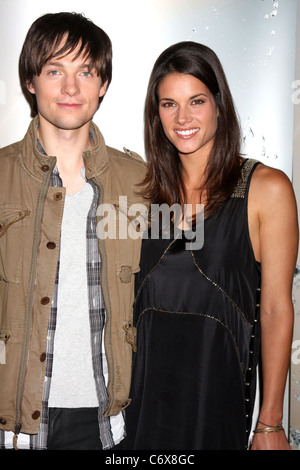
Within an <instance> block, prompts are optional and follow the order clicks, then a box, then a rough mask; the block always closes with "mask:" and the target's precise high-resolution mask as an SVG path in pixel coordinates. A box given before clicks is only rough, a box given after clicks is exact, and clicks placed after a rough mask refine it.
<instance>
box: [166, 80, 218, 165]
mask: <svg viewBox="0 0 300 470" xmlns="http://www.w3.org/2000/svg"><path fill="white" fill-rule="evenodd" d="M158 98H159V116H160V120H161V123H162V126H163V129H164V132H165V134H166V136H167V138H168V139H169V140H170V141H171V142H172V144H173V145H174V146H175V147H176V149H177V150H178V153H179V156H180V158H181V159H182V158H184V157H185V156H193V157H196V158H199V157H201V158H205V159H206V158H208V156H209V153H210V150H211V149H212V146H213V143H214V138H215V134H216V130H217V126H218V114H219V112H218V108H217V106H216V103H215V100H214V97H213V95H212V94H211V92H210V91H209V89H208V88H207V87H206V86H205V85H204V83H203V82H201V81H200V80H198V79H197V78H195V77H194V76H193V75H188V74H178V73H171V74H169V75H167V76H166V77H165V78H164V79H163V80H162V81H161V83H160V85H159V87H158Z"/></svg>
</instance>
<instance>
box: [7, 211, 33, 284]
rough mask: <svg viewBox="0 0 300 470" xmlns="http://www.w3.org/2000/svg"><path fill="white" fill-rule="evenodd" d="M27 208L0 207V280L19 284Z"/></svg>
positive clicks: (27, 214) (28, 212)
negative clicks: (24, 220)
mask: <svg viewBox="0 0 300 470" xmlns="http://www.w3.org/2000/svg"><path fill="white" fill-rule="evenodd" d="M29 214H30V211H29V210H28V209H17V208H2V209H1V208H0V282H1V281H5V282H9V283H12V284H19V282H20V275H21V269H22V259H23V246H24V225H23V219H25V217H28V216H29Z"/></svg>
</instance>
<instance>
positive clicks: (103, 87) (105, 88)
mask: <svg viewBox="0 0 300 470" xmlns="http://www.w3.org/2000/svg"><path fill="white" fill-rule="evenodd" d="M107 85H108V80H106V82H105V83H103V85H101V88H100V92H99V98H103V96H104V95H105V93H106V90H107Z"/></svg>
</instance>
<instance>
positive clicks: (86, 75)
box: [81, 72, 91, 77]
mask: <svg viewBox="0 0 300 470" xmlns="http://www.w3.org/2000/svg"><path fill="white" fill-rule="evenodd" d="M81 75H83V76H84V77H90V76H91V72H82V74H81Z"/></svg>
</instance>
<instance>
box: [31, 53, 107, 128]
mask: <svg viewBox="0 0 300 470" xmlns="http://www.w3.org/2000/svg"><path fill="white" fill-rule="evenodd" d="M77 50H78V49H75V50H74V51H73V52H72V53H70V54H68V55H65V56H64V57H55V58H53V59H51V60H49V61H48V62H47V63H46V64H45V65H44V67H43V68H42V71H41V74H40V75H39V76H35V77H34V79H33V82H32V83H29V84H28V85H27V87H28V90H29V92H30V93H32V94H35V95H36V100H37V107H38V112H39V117H40V122H41V124H42V122H43V121H45V123H47V125H49V124H50V125H52V126H54V127H56V128H58V129H64V130H73V129H79V128H81V127H83V126H84V125H86V124H88V123H89V122H90V120H91V119H92V118H93V116H94V114H95V112H96V111H97V109H98V105H99V97H102V96H104V94H105V92H106V88H107V84H106V83H104V84H103V83H102V80H101V77H100V76H98V75H97V73H96V70H94V69H92V70H89V62H88V59H85V58H84V55H81V56H79V57H78V58H77V59H75V60H74V57H75V56H76V52H77Z"/></svg>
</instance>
